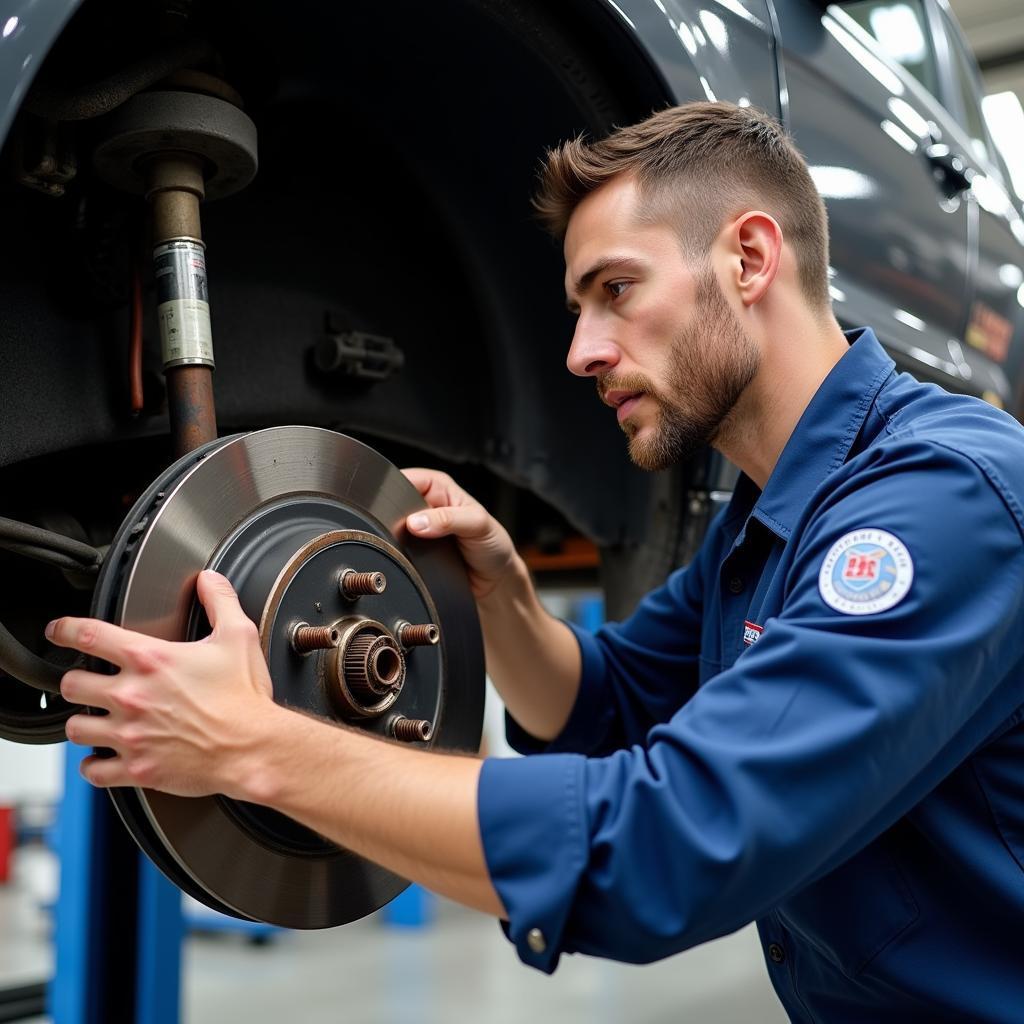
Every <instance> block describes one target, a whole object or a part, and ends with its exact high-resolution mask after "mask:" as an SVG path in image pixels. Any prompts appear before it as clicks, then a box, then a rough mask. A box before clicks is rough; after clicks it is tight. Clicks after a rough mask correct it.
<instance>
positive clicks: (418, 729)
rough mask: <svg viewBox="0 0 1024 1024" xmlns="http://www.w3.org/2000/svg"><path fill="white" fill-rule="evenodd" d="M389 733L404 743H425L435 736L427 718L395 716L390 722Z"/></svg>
mask: <svg viewBox="0 0 1024 1024" xmlns="http://www.w3.org/2000/svg"><path fill="white" fill-rule="evenodd" d="M388 732H389V733H391V735H392V736H394V738H395V739H396V740H401V741H402V742H403V743H425V742H426V741H427V740H429V739H430V737H431V736H432V735H433V734H434V728H433V726H432V725H431V724H430V722H428V721H427V720H426V719H425V718H406V717H405V716H404V715H395V717H394V718H392V719H391V721H390V722H388Z"/></svg>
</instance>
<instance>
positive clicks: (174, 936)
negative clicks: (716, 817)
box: [0, 0, 1024, 1024]
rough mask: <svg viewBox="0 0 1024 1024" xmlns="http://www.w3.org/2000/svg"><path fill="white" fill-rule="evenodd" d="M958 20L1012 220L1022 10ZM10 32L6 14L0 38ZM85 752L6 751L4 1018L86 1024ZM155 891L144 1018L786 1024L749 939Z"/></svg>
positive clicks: (1019, 182)
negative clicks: (551, 959) (530, 952)
mask: <svg viewBox="0 0 1024 1024" xmlns="http://www.w3.org/2000/svg"><path fill="white" fill-rule="evenodd" d="M655 2H656V0H655ZM658 6H659V7H660V6H661V5H660V4H659V5H658ZM889 6H891V7H899V4H898V3H893V4H890V5H889ZM952 10H953V12H954V13H955V15H956V17H957V19H958V20H959V22H960V24H961V26H962V27H963V30H964V32H965V35H966V38H967V41H968V42H969V44H970V46H971V48H972V50H973V53H974V56H975V58H976V60H977V63H978V66H979V67H980V70H981V72H982V76H983V80H984V85H985V90H986V92H987V93H988V98H987V99H986V102H985V106H984V109H985V115H986V117H987V118H988V121H989V129H990V132H991V135H992V137H993V139H994V140H995V142H996V144H997V145H998V146H999V148H1000V149H1001V151H1002V154H1003V157H1004V159H1005V162H1006V166H1007V168H1008V169H1009V172H1010V174H1011V177H1012V181H1013V185H1014V188H1015V189H1016V192H1017V196H1016V197H1014V202H1015V203H1016V206H1017V209H1018V211H1019V210H1020V209H1021V203H1020V199H1019V196H1020V195H1024V115H1022V114H1021V107H1020V101H1021V100H1024V7H1022V5H1021V2H1020V0H955V2H953V3H952ZM4 24H5V18H4V17H3V3H2V2H0V30H3V29H4ZM8 24H9V22H8ZM4 34H5V35H6V34H7V32H6V31H4ZM537 564H538V566H540V568H539V569H538V571H537V578H538V582H539V584H540V586H541V588H542V593H543V595H544V599H545V602H546V603H547V605H548V607H549V608H550V609H551V610H552V611H553V612H554V613H555V614H558V615H560V616H563V617H566V618H570V619H573V620H575V621H579V622H583V623H585V624H590V625H596V624H597V623H599V622H600V621H602V617H603V614H604V611H603V609H604V602H603V597H602V594H601V592H600V591H599V590H598V589H597V587H596V574H592V576H593V578H588V576H587V574H586V573H582V574H578V578H575V579H573V580H572V581H571V583H570V584H568V585H567V584H566V583H565V580H564V578H563V577H564V574H558V573H550V574H548V573H546V572H545V571H544V568H543V560H539V561H538V563H537ZM549 581H553V582H549ZM502 714H503V712H502V708H501V706H500V703H499V701H498V699H497V697H496V695H495V693H494V692H493V690H492V689H490V688H489V690H488V699H487V705H486V712H485V726H484V744H485V750H486V751H487V752H488V753H490V754H492V755H495V756H515V755H514V754H513V753H512V751H511V750H510V749H509V748H508V746H507V745H506V743H505V740H504V736H503V725H502ZM81 754H82V752H81V751H79V750H76V749H69V747H68V746H67V745H66V744H52V745H44V746H32V745H22V744H15V743H12V742H9V741H6V740H0V990H2V995H0V1022H3V1021H14V1020H27V1021H36V1022H42V1021H51V1020H52V1021H56V1024H78V1022H79V1021H81V1022H82V1024H95V1022H94V1021H93V1018H91V1017H90V1016H89V1010H88V1007H85V1006H82V1005H81V1003H80V1002H79V1001H78V993H79V992H80V991H81V989H82V975H83V974H84V973H85V972H88V971H90V970H95V969H98V968H97V964H99V963H100V962H101V961H102V957H103V951H102V950H97V949H90V948H88V945H87V943H88V940H87V938H86V936H87V934H88V928H87V922H85V921H83V920H81V918H80V915H81V913H83V911H82V910H81V908H82V907H83V906H86V905H87V904H85V903H83V901H82V900H81V898H80V897H81V891H80V890H81V888H82V887H87V886H88V885H89V877H88V873H87V871H86V870H85V869H84V868H83V867H82V864H81V860H82V859H84V857H85V854H84V852H83V848H82V846H81V841H82V835H83V831H82V830H83V829H84V830H86V831H87V829H88V822H87V820H85V818H84V817H83V815H84V813H85V812H84V811H83V800H84V797H83V786H84V783H82V782H81V780H80V779H79V778H78V776H77V763H78V760H79V758H80V757H81ZM151 870H153V869H151ZM144 883H145V880H144ZM151 891H152V903H151V905H150V906H149V907H148V909H147V908H146V907H143V912H144V914H145V913H148V914H149V917H148V918H144V920H145V921H148V924H147V925H144V926H143V927H141V928H140V932H141V933H142V935H143V937H142V939H140V941H141V942H144V944H145V950H144V951H142V952H140V963H139V966H138V970H139V972H140V973H139V978H140V981H139V991H138V994H137V1007H138V1013H137V1022H138V1024H176V1022H177V1021H183V1022H186V1024H214V1022H218V1024H219V1022H233V1021H245V1022H247V1024H260V1022H267V1024H270V1022H278V1021H282V1020H288V1021H294V1022H296V1024H319V1022H328V1021H331V1022H335V1021H348V1022H360V1024H377V1022H380V1024H398V1022H405V1021H413V1020H415V1021H417V1022H431V1024H433V1022H438V1024H440V1022H444V1024H462V1022H466V1024H468V1022H470V1021H474V1022H475V1021H487V1022H490V1024H505V1022H509V1024H511V1022H513V1021H515V1022H517V1024H518V1022H520V1021H522V1020H534V1021H540V1022H543V1021H552V1020H559V1021H561V1022H563V1024H575V1022H579V1024H582V1022H588V1024H595V1022H609V1024H612V1022H616V1024H617V1022H623V1021H627V1020H628V1021H630V1022H631V1024H658V1022H663V1021H664V1022H668V1021H678V1020H690V1021H696V1022H701V1024H739V1022H758V1024H773V1022H782V1021H784V1020H785V1016H784V1014H783V1012H782V1010H781V1008H780V1006H779V1004H778V1002H777V1001H776V999H775V997H774V995H773V993H772V991H771V987H770V985H769V982H768V976H767V973H766V970H765V968H764V965H763V963H762V953H761V950H760V946H759V943H758V940H757V936H756V933H755V931H754V930H753V928H752V927H748V928H745V929H743V930H742V931H740V932H738V933H737V934H735V935H732V936H728V937H726V938H723V939H720V940H718V941H716V942H712V943H709V944H707V945H705V946H702V947H700V948H697V949H694V950H691V951H689V952H687V953H684V954H682V955H680V956H677V957H675V958H673V959H671V960H668V961H665V962H662V963H659V964H654V965H650V966H644V967H632V966H624V965H620V964H614V963H609V962H605V961H599V960H594V959H587V958H584V957H567V958H564V959H563V961H562V964H561V966H560V967H559V969H558V971H557V973H556V974H555V975H554V976H553V977H546V976H543V975H541V974H540V973H538V972H536V971H533V970H529V969H527V968H526V967H524V966H522V965H521V964H520V963H519V961H518V960H517V958H516V956H515V954H514V951H513V949H512V948H511V946H510V945H509V944H508V943H507V942H506V940H505V939H504V937H503V936H502V934H501V931H500V929H499V927H498V925H497V924H496V923H495V922H493V921H492V920H490V919H487V918H485V917H483V916H481V915H478V914H476V913H473V912H471V911H468V910H465V909H463V908H460V907H458V906H456V905H453V904H450V903H448V902H446V901H444V900H441V899H438V898H436V897H434V896H433V895H432V894H430V893H427V892H424V891H422V890H420V889H418V888H416V887H413V888H412V889H410V890H407V891H406V892H405V893H403V894H402V895H401V896H400V897H399V898H398V899H397V900H395V901H394V902H393V903H391V904H389V905H388V906H386V907H384V908H383V909H382V910H380V911H378V912H376V913H374V914H372V915H370V916H369V917H367V918H365V919H364V920H362V921H359V922H357V923H354V924H351V925H348V926H344V927H341V928H336V929H330V930H327V931H312V932H293V931H288V930H285V929H279V928H274V927H271V926H263V925H258V924H253V923H246V922H242V921H239V920H237V919H234V918H229V917H226V916H223V915H220V914H218V913H216V912H215V911H211V910H209V909H207V908H205V907H202V906H201V905H200V904H198V903H196V901H194V900H192V899H190V898H188V897H185V898H184V899H179V894H178V892H177V890H173V891H172V892H171V893H170V897H168V887H166V886H165V885H164V884H163V883H162V882H161V879H160V876H158V875H157V873H156V872H155V870H153V879H152V890H151ZM124 898H125V899H126V900H130V899H134V898H135V896H134V894H124ZM144 898H145V897H144ZM76 915H78V916H76ZM55 921H60V922H61V929H60V931H59V932H58V929H57V928H56V927H55ZM58 959H59V960H60V961H61V963H62V964H63V965H64V966H63V967H62V972H61V974H60V975H59V976H57V975H55V963H57V961H58ZM108 966H109V965H108ZM114 969H115V970H116V965H115V966H114ZM109 1024H118V1022H109Z"/></svg>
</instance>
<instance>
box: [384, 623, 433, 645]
mask: <svg viewBox="0 0 1024 1024" xmlns="http://www.w3.org/2000/svg"><path fill="white" fill-rule="evenodd" d="M395 635H396V636H397V637H398V642H399V643H400V644H401V645H402V646H403V647H433V646H434V645H435V644H436V643H437V642H438V641H439V640H440V639H441V630H439V629H438V628H437V626H435V625H434V623H433V622H424V623H421V624H419V625H415V626H414V625H413V624H412V623H411V622H400V623H399V624H398V627H397V628H396V630H395Z"/></svg>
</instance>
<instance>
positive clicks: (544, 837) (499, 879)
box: [477, 754, 589, 974]
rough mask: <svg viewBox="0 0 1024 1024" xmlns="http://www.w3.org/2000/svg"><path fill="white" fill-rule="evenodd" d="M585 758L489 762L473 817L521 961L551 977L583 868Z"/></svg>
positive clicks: (562, 949)
mask: <svg viewBox="0 0 1024 1024" xmlns="http://www.w3.org/2000/svg"><path fill="white" fill-rule="evenodd" d="M584 764H585V759H584V758H583V757H581V756H579V755H576V754H552V755H548V756H545V757H529V758H505V759H503V758H487V759H486V760H485V761H484V763H483V766H482V768H481V771H480V782H479V786H478V789H477V813H478V815H479V819H480V835H481V839H482V841H483V847H484V858H485V860H486V862H487V870H488V873H489V874H490V877H491V882H492V884H493V885H494V888H495V889H496V890H497V892H498V895H499V896H500V897H501V901H502V903H503V904H504V906H505V910H506V912H507V914H508V926H507V927H506V928H505V934H506V935H507V936H508V937H509V939H510V940H511V941H512V942H513V943H514V945H515V947H516V951H517V952H518V953H519V958H520V959H521V960H522V961H523V963H525V964H527V965H528V966H530V967H536V968H537V969H538V970H541V971H544V972H545V973H546V974H551V973H552V971H554V969H555V967H557V966H558V958H559V956H560V955H561V953H562V952H572V950H571V949H568V948H565V947H564V944H563V933H564V932H565V927H566V921H567V920H568V917H569V913H570V911H571V909H572V904H573V900H574V899H575V895H576V888H577V886H578V885H579V880H580V877H581V875H582V874H583V871H584V870H585V868H586V865H587V859H588V850H589V838H588V832H587V825H586V814H585V811H584V805H583V767H584Z"/></svg>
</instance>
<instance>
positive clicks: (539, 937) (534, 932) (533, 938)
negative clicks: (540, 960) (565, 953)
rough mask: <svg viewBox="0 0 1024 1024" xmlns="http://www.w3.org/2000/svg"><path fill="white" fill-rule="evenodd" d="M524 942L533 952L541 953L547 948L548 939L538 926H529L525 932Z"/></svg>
mask: <svg viewBox="0 0 1024 1024" xmlns="http://www.w3.org/2000/svg"><path fill="white" fill-rule="evenodd" d="M526 944H527V945H528V946H529V947H530V949H531V950H533V952H534V953H543V952H544V950H545V949H547V948H548V940H547V939H545V938H544V933H543V932H542V931H541V930H540V929H539V928H531V929H530V930H529V932H527V934H526Z"/></svg>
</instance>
